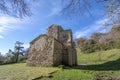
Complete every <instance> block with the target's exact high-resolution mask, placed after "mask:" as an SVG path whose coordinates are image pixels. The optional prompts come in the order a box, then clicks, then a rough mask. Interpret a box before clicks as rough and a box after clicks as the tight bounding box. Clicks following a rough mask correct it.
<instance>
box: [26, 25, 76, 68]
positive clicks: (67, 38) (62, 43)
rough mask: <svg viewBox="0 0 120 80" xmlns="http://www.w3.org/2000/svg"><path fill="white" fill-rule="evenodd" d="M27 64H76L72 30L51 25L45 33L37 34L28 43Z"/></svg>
mask: <svg viewBox="0 0 120 80" xmlns="http://www.w3.org/2000/svg"><path fill="white" fill-rule="evenodd" d="M27 64H28V65H35V66H57V65H59V64H65V65H69V66H75V65H77V54H76V50H75V48H74V46H73V40H72V31H71V30H70V29H69V30H63V29H62V27H61V26H59V25H51V26H50V27H49V28H48V29H47V31H46V34H44V35H40V36H38V37H37V38H35V39H34V40H33V41H32V42H31V43H30V50H29V54H28V61H27Z"/></svg>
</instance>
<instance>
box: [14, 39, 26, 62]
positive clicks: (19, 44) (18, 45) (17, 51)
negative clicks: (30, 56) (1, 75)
mask: <svg viewBox="0 0 120 80" xmlns="http://www.w3.org/2000/svg"><path fill="white" fill-rule="evenodd" d="M22 45H23V43H22V42H19V41H16V43H15V48H14V55H15V57H16V60H15V62H18V60H19V59H18V58H19V55H23V52H24V51H23V48H24V47H23V46H22Z"/></svg>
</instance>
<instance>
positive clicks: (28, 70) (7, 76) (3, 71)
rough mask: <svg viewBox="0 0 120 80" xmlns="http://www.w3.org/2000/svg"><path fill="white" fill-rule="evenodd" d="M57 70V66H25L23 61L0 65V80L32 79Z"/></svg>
mask: <svg viewBox="0 0 120 80" xmlns="http://www.w3.org/2000/svg"><path fill="white" fill-rule="evenodd" d="M56 70H59V69H58V68H41V67H27V66H26V64H25V63H18V64H9V65H2V66H0V80H32V79H35V78H39V77H42V76H47V75H48V74H49V73H51V72H54V71H56Z"/></svg>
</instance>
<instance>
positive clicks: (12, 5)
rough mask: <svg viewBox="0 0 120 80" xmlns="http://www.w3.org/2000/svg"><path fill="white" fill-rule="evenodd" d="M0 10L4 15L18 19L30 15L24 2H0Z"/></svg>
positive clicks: (9, 0) (1, 0) (23, 0)
mask: <svg viewBox="0 0 120 80" xmlns="http://www.w3.org/2000/svg"><path fill="white" fill-rule="evenodd" d="M0 10H1V12H2V13H4V14H8V15H12V16H15V17H20V18H22V17H24V16H30V15H31V11H30V8H29V5H28V3H27V1H26V0H0Z"/></svg>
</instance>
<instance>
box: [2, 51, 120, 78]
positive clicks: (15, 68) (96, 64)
mask: <svg viewBox="0 0 120 80" xmlns="http://www.w3.org/2000/svg"><path fill="white" fill-rule="evenodd" d="M77 52H78V63H79V66H78V67H62V65H61V67H60V68H56V67H53V68H44V67H42V68H41V67H27V66H26V64H25V63H18V64H9V65H1V66H0V80H7V79H9V80H98V79H99V80H113V79H114V80H118V79H120V76H119V75H120V67H119V66H120V59H119V58H120V49H112V50H108V51H101V52H95V53H91V54H82V53H81V52H80V51H79V50H77ZM56 71H57V72H56ZM54 72H55V73H54ZM51 73H53V74H51Z"/></svg>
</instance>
